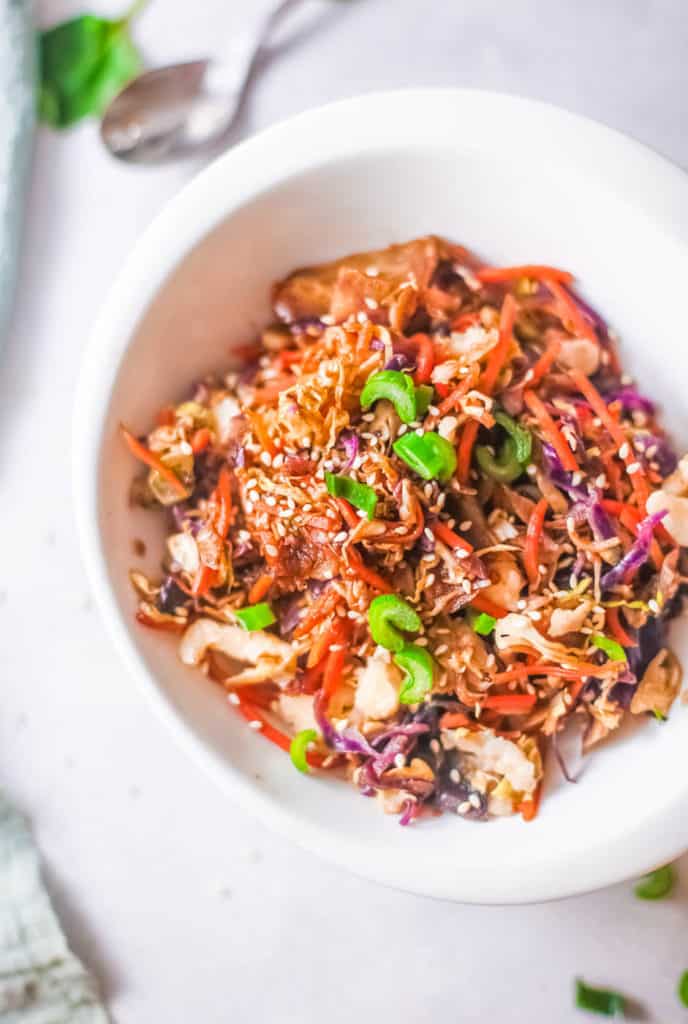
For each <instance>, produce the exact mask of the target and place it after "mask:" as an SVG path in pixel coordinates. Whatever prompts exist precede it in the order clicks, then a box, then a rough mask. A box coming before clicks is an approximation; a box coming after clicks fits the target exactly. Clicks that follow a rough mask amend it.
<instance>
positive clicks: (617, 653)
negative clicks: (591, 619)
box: [590, 633, 626, 661]
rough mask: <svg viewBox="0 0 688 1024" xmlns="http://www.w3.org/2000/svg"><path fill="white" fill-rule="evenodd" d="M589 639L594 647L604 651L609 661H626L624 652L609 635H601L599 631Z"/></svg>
mask: <svg viewBox="0 0 688 1024" xmlns="http://www.w3.org/2000/svg"><path fill="white" fill-rule="evenodd" d="M590 639H591V640H592V642H593V644H594V645H595V647H599V649H600V650H601V651H604V653H605V654H606V655H607V657H608V658H609V660H610V661H626V652H625V651H624V649H623V647H622V646H621V644H620V643H619V642H618V641H617V640H612V639H611V637H608V636H603V635H602V634H601V633H596V634H595V635H594V636H591V637H590Z"/></svg>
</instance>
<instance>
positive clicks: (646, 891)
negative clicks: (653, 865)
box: [635, 864, 676, 900]
mask: <svg viewBox="0 0 688 1024" xmlns="http://www.w3.org/2000/svg"><path fill="white" fill-rule="evenodd" d="M675 881H676V876H675V874H674V869H673V867H672V865H671V864H665V865H664V867H661V868H657V870H656V871H651V872H650V874H649V875H645V877H644V878H641V879H640V881H639V882H638V884H637V885H636V887H635V894H636V896H637V897H638V899H639V900H662V899H664V897H665V896H668V895H669V893H670V892H671V890H672V889H673V887H674V882H675Z"/></svg>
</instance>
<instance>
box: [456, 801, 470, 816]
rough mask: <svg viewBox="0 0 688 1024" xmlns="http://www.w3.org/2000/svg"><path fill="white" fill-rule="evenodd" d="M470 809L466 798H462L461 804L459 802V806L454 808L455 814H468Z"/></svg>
mask: <svg viewBox="0 0 688 1024" xmlns="http://www.w3.org/2000/svg"><path fill="white" fill-rule="evenodd" d="M470 809H471V805H470V804H469V802H468V800H464V802H463V803H462V804H459V806H458V807H457V808H456V813H457V814H468V812H469V811H470Z"/></svg>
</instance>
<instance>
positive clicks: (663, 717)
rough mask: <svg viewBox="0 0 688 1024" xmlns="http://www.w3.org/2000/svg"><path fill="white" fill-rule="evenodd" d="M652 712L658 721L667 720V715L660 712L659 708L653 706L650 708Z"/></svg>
mask: <svg viewBox="0 0 688 1024" xmlns="http://www.w3.org/2000/svg"><path fill="white" fill-rule="evenodd" d="M652 714H653V715H654V716H655V718H656V719H657V721H658V722H666V721H667V716H666V715H664V714H662V712H661V711H660V710H659V708H653V709H652Z"/></svg>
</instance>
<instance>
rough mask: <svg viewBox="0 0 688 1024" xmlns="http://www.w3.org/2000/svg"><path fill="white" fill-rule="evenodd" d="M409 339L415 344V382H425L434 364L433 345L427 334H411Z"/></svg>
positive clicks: (427, 380) (428, 378)
mask: <svg viewBox="0 0 688 1024" xmlns="http://www.w3.org/2000/svg"><path fill="white" fill-rule="evenodd" d="M409 341H412V342H414V343H415V344H416V346H417V353H416V372H415V374H414V380H415V382H416V384H427V383H428V382H429V380H430V376H431V374H432V369H433V367H434V365H435V346H434V344H433V341H432V338H431V337H430V336H429V335H428V334H413V335H411V337H410V338H409Z"/></svg>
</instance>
